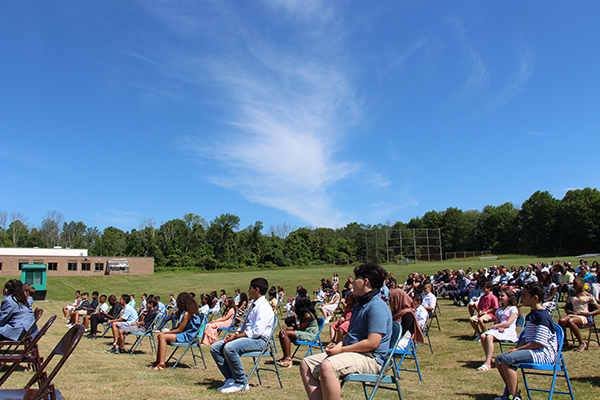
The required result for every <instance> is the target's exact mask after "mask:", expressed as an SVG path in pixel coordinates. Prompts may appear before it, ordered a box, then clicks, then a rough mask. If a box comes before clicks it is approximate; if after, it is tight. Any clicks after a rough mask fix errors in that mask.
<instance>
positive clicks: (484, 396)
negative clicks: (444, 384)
mask: <svg viewBox="0 0 600 400" xmlns="http://www.w3.org/2000/svg"><path fill="white" fill-rule="evenodd" d="M456 395H457V396H469V397H472V398H474V399H477V400H492V399H495V398H496V397H498V394H489V393H456Z"/></svg>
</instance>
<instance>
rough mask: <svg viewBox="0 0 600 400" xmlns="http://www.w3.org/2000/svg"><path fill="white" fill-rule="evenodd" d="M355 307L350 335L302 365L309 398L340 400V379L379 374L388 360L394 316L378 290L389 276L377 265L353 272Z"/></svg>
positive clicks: (358, 268)
mask: <svg viewBox="0 0 600 400" xmlns="http://www.w3.org/2000/svg"><path fill="white" fill-rule="evenodd" d="M354 275H355V277H356V278H355V279H354V286H353V287H354V295H355V296H356V297H357V299H356V305H355V306H354V308H353V309H352V318H350V326H349V327H348V334H347V335H346V336H345V337H344V338H343V339H342V340H341V341H340V342H338V343H334V342H332V343H330V344H329V346H327V349H326V350H325V353H321V354H315V355H313V356H310V357H307V358H305V359H304V360H302V362H301V363H300V376H301V377H302V383H303V384H304V389H305V390H306V393H307V394H308V397H309V398H322V399H339V398H340V396H341V387H340V378H339V377H340V376H343V375H347V374H350V373H366V374H377V373H379V372H380V370H381V367H382V365H383V364H384V362H385V359H386V358H387V355H388V351H389V347H390V340H391V337H392V313H391V312H390V308H389V307H388V306H387V304H386V303H385V302H384V301H383V300H382V299H381V296H380V294H379V290H380V288H381V286H382V285H383V284H384V282H385V277H386V276H387V272H386V271H385V269H383V268H382V267H381V266H380V265H378V264H361V265H359V266H357V267H356V268H354Z"/></svg>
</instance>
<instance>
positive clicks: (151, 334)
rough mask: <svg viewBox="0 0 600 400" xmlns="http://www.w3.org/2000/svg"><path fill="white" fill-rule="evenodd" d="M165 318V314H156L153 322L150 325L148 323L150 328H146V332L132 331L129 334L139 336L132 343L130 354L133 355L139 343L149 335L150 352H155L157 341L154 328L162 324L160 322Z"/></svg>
mask: <svg viewBox="0 0 600 400" xmlns="http://www.w3.org/2000/svg"><path fill="white" fill-rule="evenodd" d="M163 318H164V316H162V315H161V316H159V315H158V314H156V316H155V317H154V320H153V321H152V323H151V324H150V325H148V328H147V329H146V331H145V332H131V333H129V335H133V336H137V338H136V339H135V342H134V343H133V344H132V345H131V349H130V350H129V355H130V356H131V355H133V352H134V351H135V349H137V347H138V346H139V345H141V344H142V342H143V341H144V338H145V337H147V338H148V339H149V340H150V354H153V353H154V349H156V341H155V339H154V332H153V331H154V329H156V327H158V325H159V324H160V322H161V321H162V319H163Z"/></svg>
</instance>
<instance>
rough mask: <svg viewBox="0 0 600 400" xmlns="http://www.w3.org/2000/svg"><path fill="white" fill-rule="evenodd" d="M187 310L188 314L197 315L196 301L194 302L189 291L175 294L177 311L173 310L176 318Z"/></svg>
mask: <svg viewBox="0 0 600 400" xmlns="http://www.w3.org/2000/svg"><path fill="white" fill-rule="evenodd" d="M186 311H187V312H188V313H189V315H190V316H192V315H194V314H195V315H198V314H199V311H198V303H196V299H194V298H193V297H192V296H191V295H190V294H189V293H187V292H182V293H179V294H178V295H177V311H175V315H177V318H179V316H180V315H181V314H183V313H184V312H186Z"/></svg>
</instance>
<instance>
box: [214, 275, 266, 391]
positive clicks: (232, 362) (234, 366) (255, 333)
mask: <svg viewBox="0 0 600 400" xmlns="http://www.w3.org/2000/svg"><path fill="white" fill-rule="evenodd" d="M268 290H269V283H268V282H267V280H266V279H264V278H255V279H253V280H252V281H251V282H250V287H249V289H248V297H249V298H250V300H254V303H253V305H252V306H251V308H250V309H249V310H248V314H247V317H246V319H245V321H244V322H243V323H242V325H241V326H240V329H239V330H238V331H237V332H235V333H230V334H228V335H227V336H226V337H225V339H224V340H220V341H218V342H216V343H213V344H212V346H211V347H210V353H211V355H212V357H213V359H214V360H215V363H216V364H217V367H219V370H220V371H221V374H223V376H224V377H225V382H224V383H223V386H221V387H219V388H218V389H217V390H219V391H220V392H221V393H234V392H240V391H243V390H247V389H248V386H247V385H246V374H245V373H244V367H243V365H242V360H241V358H240V354H242V353H246V352H249V351H259V350H262V349H263V347H264V346H265V345H266V343H267V341H268V340H269V338H270V335H271V332H272V331H273V325H274V322H275V314H274V313H273V308H272V307H271V305H270V304H269V302H268V301H267V299H266V298H265V293H267V291H268Z"/></svg>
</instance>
